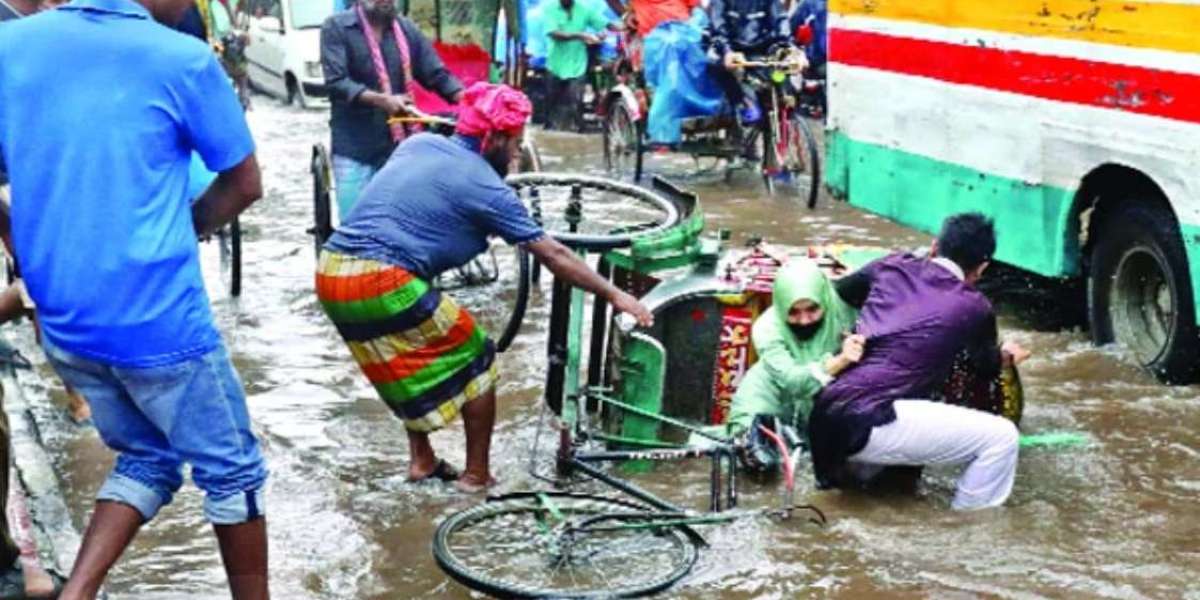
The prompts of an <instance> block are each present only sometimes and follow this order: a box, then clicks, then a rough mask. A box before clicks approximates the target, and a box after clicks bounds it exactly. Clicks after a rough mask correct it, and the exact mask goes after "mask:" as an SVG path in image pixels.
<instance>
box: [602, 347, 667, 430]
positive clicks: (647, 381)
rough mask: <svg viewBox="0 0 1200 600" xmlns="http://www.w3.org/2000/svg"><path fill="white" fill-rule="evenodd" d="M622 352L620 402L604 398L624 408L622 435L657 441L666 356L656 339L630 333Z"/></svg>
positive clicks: (622, 410)
mask: <svg viewBox="0 0 1200 600" xmlns="http://www.w3.org/2000/svg"><path fill="white" fill-rule="evenodd" d="M621 350H622V355H621V365H620V369H621V378H622V386H621V397H620V399H619V402H620V403H619V404H618V403H615V402H611V401H610V400H609V399H605V398H603V397H601V401H603V402H605V403H608V404H610V405H612V406H615V407H617V409H618V410H620V411H621V415H622V419H621V431H620V433H619V434H618V435H620V436H621V437H623V438H629V439H636V440H642V441H644V442H657V441H658V429H659V424H660V423H661V422H663V418H662V416H661V415H660V413H661V412H662V401H663V381H664V380H665V377H666V370H667V356H666V353H665V352H663V349H662V346H660V345H658V344H657V342H655V341H653V340H648V339H645V338H642V337H638V336H630V337H629V338H627V339H626V340H625V341H624V345H623V346H622V349H621Z"/></svg>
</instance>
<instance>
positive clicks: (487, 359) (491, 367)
mask: <svg viewBox="0 0 1200 600" xmlns="http://www.w3.org/2000/svg"><path fill="white" fill-rule="evenodd" d="M316 290H317V298H319V299H320V301H321V306H322V308H324V309H325V314H327V315H329V319H330V320H331V321H333V324H334V325H335V326H336V327H337V329H338V333H339V334H340V335H341V336H342V339H343V340H344V341H345V342H346V346H347V347H348V348H349V349H350V353H351V354H352V355H353V356H354V360H355V362H357V363H358V366H359V368H361V369H362V372H363V374H364V375H366V376H367V379H368V380H370V382H371V385H373V386H375V391H376V392H378V393H379V397H380V399H382V400H383V401H384V403H385V404H387V405H388V407H389V408H391V409H392V412H394V413H395V414H396V416H397V417H400V418H401V419H403V420H404V426H405V428H407V429H408V430H409V431H420V432H430V431H436V430H438V429H441V428H443V427H445V426H446V425H447V424H448V423H450V422H452V421H453V420H454V418H455V417H456V416H458V413H459V412H460V411H461V410H462V407H463V406H464V405H466V404H467V403H469V402H472V401H474V400H476V399H478V398H482V397H484V396H485V395H486V394H487V393H488V392H490V391H491V390H492V388H493V386H494V385H495V381H496V364H495V357H496V349H495V346H494V345H493V344H492V341H491V340H489V339H488V338H487V333H486V332H485V331H484V330H483V328H481V327H480V326H479V325H477V324H476V323H475V320H474V319H473V318H472V317H471V315H470V314H469V313H468V312H467V311H465V310H463V309H462V308H460V307H459V306H458V305H457V304H455V302H454V300H453V299H452V298H450V296H449V295H447V294H443V293H442V292H441V291H439V290H438V289H437V288H436V287H434V286H433V285H431V284H430V282H429V281H428V280H426V279H422V278H420V277H417V276H415V275H413V274H412V273H411V272H409V271H408V270H406V269H403V268H401V267H397V266H394V265H389V264H387V263H384V262H380V261H376V260H370V259H365V258H356V257H353V256H348V255H345V254H339V253H337V252H333V251H330V250H326V251H324V252H322V253H321V261H320V265H318V267H317V282H316Z"/></svg>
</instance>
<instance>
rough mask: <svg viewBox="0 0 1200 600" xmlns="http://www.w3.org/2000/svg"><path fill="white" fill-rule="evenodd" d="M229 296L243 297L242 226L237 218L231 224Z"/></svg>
mask: <svg viewBox="0 0 1200 600" xmlns="http://www.w3.org/2000/svg"><path fill="white" fill-rule="evenodd" d="M229 295H230V296H233V297H234V298H236V297H238V296H241V295H242V224H241V223H240V222H239V221H238V218H237V217H234V218H233V221H232V222H230V223H229Z"/></svg>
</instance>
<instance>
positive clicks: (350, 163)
mask: <svg viewBox="0 0 1200 600" xmlns="http://www.w3.org/2000/svg"><path fill="white" fill-rule="evenodd" d="M321 67H322V68H323V70H324V72H325V85H326V86H328V88H329V94H330V111H331V112H330V115H331V116H330V119H329V128H330V131H331V134H332V136H333V143H332V153H333V178H334V183H335V185H336V186H337V203H338V214H339V215H340V218H341V219H342V220H345V219H346V218H347V217H348V216H349V215H350V212H351V210H353V208H354V205H355V204H356V203H357V201H358V196H359V194H360V193H361V192H362V190H363V188H364V187H365V186H366V185H367V182H369V181H370V180H371V177H372V176H374V175H375V173H376V172H377V171H379V169H380V168H382V167H383V164H384V163H385V162H387V160H388V157H389V156H391V155H392V151H393V150H395V148H396V145H397V144H399V143H400V142H401V141H403V140H404V138H405V137H406V136H407V135H408V133H409V131H408V130H407V128H406V127H405V126H404V125H400V124H396V125H389V124H388V118H389V117H392V116H398V115H403V114H405V113H407V112H409V111H410V110H411V99H410V97H409V96H408V94H407V90H408V85H409V83H408V82H410V81H413V80H415V81H416V82H417V83H419V84H421V86H423V87H425V88H426V89H428V90H430V91H433V92H435V93H437V95H439V96H441V97H442V99H444V100H445V101H447V102H449V103H451V104H457V103H458V101H459V99H460V98H461V97H462V90H463V86H462V83H461V82H459V81H458V79H457V78H455V77H454V75H452V74H451V73H450V71H449V70H447V69H446V66H445V65H444V64H443V63H442V59H441V58H439V57H438V54H437V52H436V51H435V50H434V48H433V45H432V44H430V43H429V40H428V39H426V38H425V36H424V35H422V34H421V31H420V29H418V28H417V26H416V25H415V24H414V23H413V22H412V21H410V20H409V19H408V18H406V17H403V16H400V15H397V14H396V4H395V2H394V1H393V0H360V1H359V2H357V3H355V4H354V5H353V7H351V8H350V10H347V11H343V12H339V13H335V14H333V15H332V16H330V17H329V18H328V19H326V20H325V23H324V24H323V25H322V26H321Z"/></svg>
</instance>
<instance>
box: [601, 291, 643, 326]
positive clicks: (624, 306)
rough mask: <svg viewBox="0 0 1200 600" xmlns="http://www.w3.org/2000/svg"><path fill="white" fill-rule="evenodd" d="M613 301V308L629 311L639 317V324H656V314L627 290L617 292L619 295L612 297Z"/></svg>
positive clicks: (633, 315) (618, 310)
mask: <svg viewBox="0 0 1200 600" xmlns="http://www.w3.org/2000/svg"><path fill="white" fill-rule="evenodd" d="M611 303H612V306H613V309H615V310H616V311H617V312H623V313H628V314H629V315H631V316H632V317H633V318H635V319H637V322H638V325H641V326H642V327H650V326H651V325H654V315H653V314H652V313H651V312H650V309H648V308H646V305H644V304H642V303H641V302H640V301H638V299H637V298H634V297H633V296H631V295H629V294H627V293H625V292H617V295H616V296H614V297H613V298H612V300H611Z"/></svg>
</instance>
